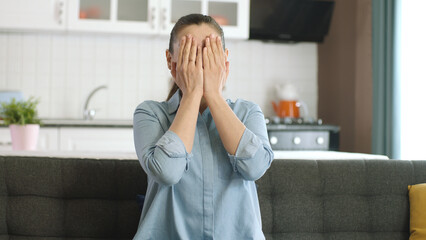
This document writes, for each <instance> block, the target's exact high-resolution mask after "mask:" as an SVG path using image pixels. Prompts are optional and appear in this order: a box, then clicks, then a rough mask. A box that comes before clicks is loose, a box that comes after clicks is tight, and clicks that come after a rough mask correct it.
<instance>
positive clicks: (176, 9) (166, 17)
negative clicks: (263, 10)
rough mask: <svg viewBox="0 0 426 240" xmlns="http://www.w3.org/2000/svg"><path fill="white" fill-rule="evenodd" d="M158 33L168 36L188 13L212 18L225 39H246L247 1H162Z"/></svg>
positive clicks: (247, 29) (248, 4)
mask: <svg viewBox="0 0 426 240" xmlns="http://www.w3.org/2000/svg"><path fill="white" fill-rule="evenodd" d="M159 2H161V6H160V12H159V13H158V16H159V17H160V20H159V25H158V26H159V32H160V33H161V34H162V35H168V34H170V32H171V30H172V28H173V26H174V25H175V23H176V22H177V20H178V19H179V18H180V17H182V16H185V15H188V14H190V13H201V14H204V15H209V16H212V17H213V18H214V19H215V20H216V21H217V22H218V23H219V25H221V27H222V28H223V31H224V34H225V38H229V39H248V37H249V23H250V1H249V0H162V1H159Z"/></svg>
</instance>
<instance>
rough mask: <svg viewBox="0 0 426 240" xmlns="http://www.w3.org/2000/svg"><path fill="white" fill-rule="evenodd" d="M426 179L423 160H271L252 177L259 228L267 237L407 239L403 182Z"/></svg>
mask: <svg viewBox="0 0 426 240" xmlns="http://www.w3.org/2000/svg"><path fill="white" fill-rule="evenodd" d="M425 179H426V161H418V162H416V161H402V160H319V161H316V160H279V159H275V160H274V161H273V162H272V165H271V167H270V169H269V170H268V171H267V172H266V174H265V175H264V176H263V177H262V178H261V179H259V180H258V181H257V183H258V184H259V188H258V194H259V202H260V207H261V211H262V224H263V230H264V232H265V235H266V236H267V239H293V240H301V239H401V240H402V239H404V240H407V239H408V237H409V201H408V192H407V185H409V184H416V183H419V182H422V181H423V182H424V181H425ZM269 184H270V185H269ZM266 216H267V218H266V219H264V217H266ZM270 217H272V219H269V218H270Z"/></svg>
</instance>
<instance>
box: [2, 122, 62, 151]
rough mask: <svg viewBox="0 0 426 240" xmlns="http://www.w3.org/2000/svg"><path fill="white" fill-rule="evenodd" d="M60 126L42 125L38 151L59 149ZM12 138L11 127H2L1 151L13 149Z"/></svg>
mask: <svg viewBox="0 0 426 240" xmlns="http://www.w3.org/2000/svg"><path fill="white" fill-rule="evenodd" d="M58 132H59V130H58V128H55V127H40V132H39V137H38V141H37V150H38V151H45V150H51V151H58V150H59V142H58V141H59V137H58ZM11 150H12V139H11V137H10V130H9V127H1V128H0V151H11Z"/></svg>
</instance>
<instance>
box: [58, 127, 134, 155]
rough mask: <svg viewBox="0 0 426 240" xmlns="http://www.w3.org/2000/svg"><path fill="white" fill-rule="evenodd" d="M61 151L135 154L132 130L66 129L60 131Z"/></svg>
mask: <svg viewBox="0 0 426 240" xmlns="http://www.w3.org/2000/svg"><path fill="white" fill-rule="evenodd" d="M60 150H61V151H63V150H65V151H98V152H117V151H125V152H134V151H135V147H134V143H133V129H132V128H84V127H78V128H66V127H63V128H61V129H60Z"/></svg>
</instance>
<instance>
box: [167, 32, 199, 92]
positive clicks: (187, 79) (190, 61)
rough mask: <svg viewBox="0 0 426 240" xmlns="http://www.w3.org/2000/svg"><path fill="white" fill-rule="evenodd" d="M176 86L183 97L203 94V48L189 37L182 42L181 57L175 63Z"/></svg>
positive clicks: (183, 38)
mask: <svg viewBox="0 0 426 240" xmlns="http://www.w3.org/2000/svg"><path fill="white" fill-rule="evenodd" d="M175 64H176V66H173V67H176V80H175V81H176V84H177V85H178V87H179V88H180V90H182V93H183V95H185V94H187V93H189V94H191V93H199V94H201V95H202V94H203V63H202V51H201V47H200V46H197V43H196V41H195V39H194V38H193V37H192V36H190V35H188V36H183V37H182V38H181V40H180V47H179V57H178V61H177V62H176V63H175Z"/></svg>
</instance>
